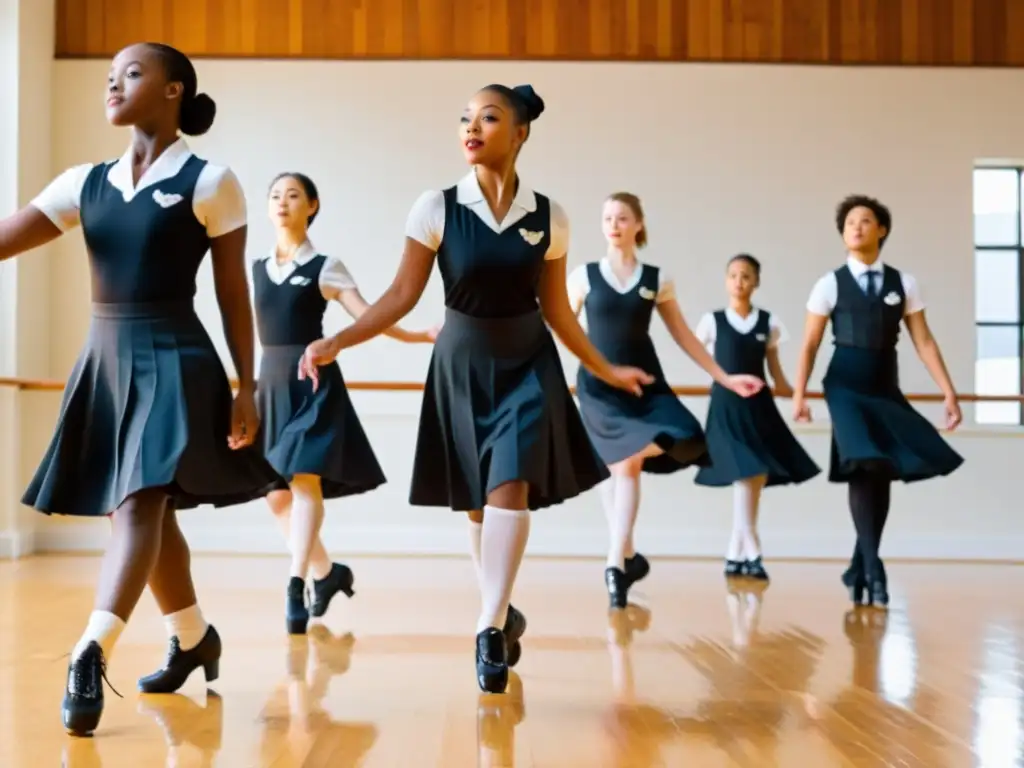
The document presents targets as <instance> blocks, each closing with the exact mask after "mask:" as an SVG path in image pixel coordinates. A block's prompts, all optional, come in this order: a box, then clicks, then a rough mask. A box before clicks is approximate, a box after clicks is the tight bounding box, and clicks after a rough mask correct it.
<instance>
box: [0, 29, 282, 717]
mask: <svg viewBox="0 0 1024 768" xmlns="http://www.w3.org/2000/svg"><path fill="white" fill-rule="evenodd" d="M196 90H197V89H196V73H195V70H194V69H193V67H192V63H191V62H190V61H189V60H188V58H187V57H186V56H185V55H184V54H182V53H180V52H179V51H177V50H175V49H174V48H170V47H168V46H165V45H158V44H152V43H143V44H138V45H132V46H129V47H128V48H125V49H124V50H123V51H121V52H120V53H118V54H117V56H115V57H114V60H113V62H112V64H111V67H110V72H109V74H108V76H107V118H108V120H109V121H110V122H111V123H112V124H113V125H116V126H131V128H132V138H131V144H130V146H129V147H128V150H127V151H126V152H125V154H124V155H123V156H122V157H121V158H120V159H118V160H115V161H113V162H106V163H99V164H96V165H92V164H88V165H79V166H76V167H74V168H71V169H69V170H68V171H66V172H64V173H63V174H62V175H61V176H59V177H58V178H57V179H56V180H55V181H53V182H52V183H51V184H50V186H48V187H47V188H46V189H45V190H43V192H42V193H41V194H40V195H39V196H38V197H37V198H36V199H35V200H33V201H32V203H31V204H29V205H28V206H27V207H25V208H23V209H22V210H21V211H19V212H18V213H16V214H15V215H14V216H12V217H10V218H8V219H6V220H4V221H0V259H5V258H10V257H11V256H14V255H16V254H18V253H21V252H23V251H27V250H29V249H32V248H36V247H39V246H41V245H43V244H45V243H48V242H50V241H51V240H53V239H55V238H56V237H58V236H59V235H60V234H61V233H63V232H65V231H67V230H69V229H71V228H72V227H74V226H76V225H78V224H81V226H82V230H83V234H84V236H85V244H86V247H87V249H88V251H89V265H90V269H91V271H92V302H93V303H92V321H91V323H90V326H89V332H88V336H87V337H86V342H85V349H84V350H83V351H82V353H81V355H80V356H79V358H78V362H77V363H76V364H75V368H74V370H73V371H72V372H71V377H70V378H69V379H68V384H67V387H66V389H65V390H64V400H63V403H62V404H61V411H60V417H59V419H58V422H57V426H56V429H55V432H54V436H53V440H52V442H51V443H50V447H49V449H48V450H47V451H46V455H45V456H44V457H43V460H42V463H41V464H40V466H39V469H38V470H37V471H36V474H35V477H33V478H32V482H31V483H30V484H29V487H28V490H27V491H26V492H25V495H24V498H23V502H24V503H25V504H28V505H30V506H33V507H35V508H36V509H37V510H39V511H41V512H44V513H46V514H64V515H80V516H85V517H98V516H101V515H110V516H111V518H112V524H113V537H112V538H111V542H110V544H109V545H108V547H107V551H106V554H105V555H104V558H103V565H102V568H101V571H100V580H99V588H98V590H97V594H96V603H95V609H94V610H93V612H92V615H91V616H90V617H89V623H88V625H87V626H86V628H85V632H84V633H83V635H82V637H81V639H80V640H79V641H78V644H77V645H76V646H75V648H74V650H73V651H72V653H71V662H70V664H69V667H68V677H67V688H66V690H65V694H64V703H63V707H62V710H63V718H64V725H65V726H66V727H67V729H68V730H69V731H71V732H72V733H75V734H80V735H87V734H90V733H92V732H93V731H94V730H95V729H96V727H97V725H98V724H99V721H100V716H101V714H102V712H103V681H104V679H105V675H106V667H107V662H108V661H109V659H110V655H111V651H112V650H113V648H114V644H115V643H116V642H117V639H118V636H119V635H120V634H121V631H122V630H123V629H124V626H125V622H126V621H128V618H129V617H130V616H131V614H132V611H133V610H134V608H135V605H136V603H137V602H138V600H139V597H140V596H141V594H142V590H143V589H145V587H146V585H147V583H148V584H149V588H150V591H151V592H152V593H153V596H154V597H155V598H156V601H157V604H158V605H159V606H160V610H161V612H162V613H163V614H164V618H165V621H166V624H167V628H168V632H169V634H170V635H171V637H170V651H169V653H168V657H167V662H166V664H165V666H164V668H163V669H161V670H160V671H158V672H156V673H154V674H152V675H149V676H148V677H144V678H142V680H140V681H139V689H140V690H141V691H142V692H144V693H170V692H173V691H175V690H177V689H178V688H179V687H181V686H182V685H183V684H184V682H185V680H186V679H187V678H188V676H189V674H190V673H191V672H192V671H193V670H195V669H197V668H199V667H202V668H203V671H204V672H205V674H206V679H207V680H214V679H216V678H217V674H218V663H219V660H220V655H221V641H220V637H219V636H218V634H217V631H216V630H215V629H214V628H213V627H212V626H210V625H208V624H207V623H206V620H205V619H204V618H203V615H202V612H201V611H200V610H199V606H198V605H197V602H196V594H195V588H194V587H193V585H192V577H191V574H190V572H189V548H188V544H187V543H186V542H185V538H184V537H183V536H182V533H181V529H180V528H179V527H178V521H177V516H176V515H175V510H176V509H182V508H186V507H195V506H197V505H199V504H215V505H217V506H221V505H229V504H238V503H241V502H244V501H249V500H251V499H255V498H262V497H263V496H265V495H266V494H267V493H268V491H270V490H271V489H273V488H276V487H280V485H281V483H282V480H281V478H280V477H279V476H278V475H277V473H276V472H274V470H273V469H272V468H271V467H270V466H269V464H267V462H266V461H265V460H264V459H263V458H262V457H261V456H260V455H259V453H258V452H257V451H255V450H254V449H252V448H249V447H248V446H249V445H250V444H251V443H252V441H253V439H254V438H255V436H256V432H257V428H258V425H259V418H258V416H257V413H256V404H255V397H254V388H255V387H254V383H253V326H252V307H251V305H250V303H249V289H248V285H247V283H246V274H245V238H246V209H245V198H244V196H243V193H242V190H241V187H240V185H239V184H238V181H237V179H236V178H235V176H234V174H233V173H232V172H231V171H230V170H228V169H227V168H225V167H223V166H217V165H213V164H211V163H208V162H207V161H205V160H201V159H200V158H198V157H196V156H195V155H193V154H192V152H191V151H190V150H189V148H188V146H187V145H186V144H185V142H184V140H183V139H181V138H180V137H179V135H178V134H179V132H181V133H184V134H188V135H192V136H196V135H199V134H203V133H205V132H206V131H207V130H209V128H210V126H211V125H212V124H213V118H214V113H215V111H216V109H215V106H214V102H213V100H212V99H210V97H209V96H207V95H206V94H202V93H197V92H196ZM207 251H210V252H211V253H212V255H213V273H214V280H215V283H216V290H217V300H218V303H219V304H220V309H221V314H222V315H223V319H224V331H225V334H226V336H227V340H228V345H229V346H230V348H231V356H232V358H233V360H234V363H235V369H236V370H237V373H238V378H239V390H238V394H237V395H235V397H234V400H233V401H232V395H231V387H230V385H229V382H228V378H227V375H226V373H225V371H224V366H223V365H222V364H221V361H220V359H219V358H218V357H217V352H216V350H215V349H214V347H213V344H212V343H211V341H210V339H209V337H208V336H207V333H206V331H205V329H204V328H203V326H202V324H201V323H200V321H199V318H198V317H197V316H196V313H195V311H194V309H193V306H192V302H193V297H194V295H195V292H196V272H197V271H198V269H199V265H200V263H201V262H202V261H203V258H204V257H205V256H206V253H207Z"/></svg>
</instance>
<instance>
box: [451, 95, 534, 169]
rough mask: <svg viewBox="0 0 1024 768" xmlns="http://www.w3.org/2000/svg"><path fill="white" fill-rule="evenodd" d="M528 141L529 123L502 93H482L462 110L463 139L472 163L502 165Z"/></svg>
mask: <svg viewBox="0 0 1024 768" xmlns="http://www.w3.org/2000/svg"><path fill="white" fill-rule="evenodd" d="M525 140H526V126H525V125H519V124H517V123H516V113H515V110H514V109H512V106H511V105H510V104H509V103H508V100H507V99H506V98H505V97H504V96H503V95H502V94H500V93H495V92H494V91H488V90H483V91H480V92H478V93H477V94H476V95H475V96H474V97H473V98H472V99H470V101H469V104H467V105H466V110H465V112H463V113H462V120H461V122H460V124H459V141H460V142H461V144H462V151H463V152H464V153H465V155H466V161H467V162H468V163H469V164H470V165H483V166H487V167H495V168H496V167H500V166H501V165H502V164H503V163H505V162H507V160H508V159H509V157H510V156H512V157H514V156H515V155H516V153H518V151H519V148H520V147H521V146H522V145H523V142H524V141H525Z"/></svg>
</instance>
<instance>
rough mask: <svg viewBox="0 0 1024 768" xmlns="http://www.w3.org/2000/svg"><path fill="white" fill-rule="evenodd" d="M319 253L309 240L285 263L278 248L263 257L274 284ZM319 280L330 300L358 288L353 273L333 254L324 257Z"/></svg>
mask: <svg viewBox="0 0 1024 768" xmlns="http://www.w3.org/2000/svg"><path fill="white" fill-rule="evenodd" d="M319 254H320V252H319V251H317V249H316V248H315V247H314V246H313V243H311V242H310V241H309V240H306V241H305V242H304V243H303V244H302V245H300V246H299V247H298V249H297V250H296V251H295V255H294V256H293V257H292V258H291V259H290V260H289V261H286V262H284V263H278V261H277V251H276V249H275V250H272V251H271V252H270V256H268V257H265V258H264V259H263V261H264V263H265V265H266V270H267V277H269V278H270V280H271V282H273V283H274V284H276V285H281V284H282V283H283V282H284V281H285V280H287V279H288V278H289V277H290V276H291V275H292V273H293V272H294V271H295V270H296V269H298V268H299V267H301V266H303V265H304V264H308V263H309V261H310V259H312V258H314V257H315V256H318V255H319ZM318 282H319V284H320V293H321V294H322V295H323V297H324V298H325V299H327V300H328V301H332V300H338V299H340V298H341V292H342V291H349V290H358V286H357V285H356V281H355V278H353V277H352V273H351V272H349V271H348V268H347V267H346V266H345V265H344V264H343V263H342V262H341V260H340V259H336V258H334V257H333V256H326V258H325V259H324V265H323V267H321V269H320V275H319V279H318Z"/></svg>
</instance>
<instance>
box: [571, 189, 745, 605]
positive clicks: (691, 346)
mask: <svg viewBox="0 0 1024 768" xmlns="http://www.w3.org/2000/svg"><path fill="white" fill-rule="evenodd" d="M602 226H603V229H604V236H605V239H606V240H607V241H608V255H607V256H606V257H605V258H604V259H602V260H601V261H594V262H591V263H589V264H585V265H583V266H580V267H577V268H576V269H575V270H574V271H573V273H572V274H571V275H570V276H569V281H568V290H569V302H570V305H571V306H572V308H573V311H574V312H575V313H576V314H579V312H580V310H581V309H586V312H587V314H586V319H587V335H588V337H589V338H590V341H591V342H592V343H593V344H594V346H595V347H596V348H597V349H598V351H600V352H601V354H603V355H604V356H605V357H607V358H608V359H609V360H612V361H613V362H616V363H622V364H628V365H635V366H638V367H639V368H642V369H643V370H645V371H649V372H651V374H652V375H653V377H654V381H653V383H652V385H651V386H649V387H645V388H644V390H643V395H642V396H641V397H639V398H637V397H632V396H630V395H628V394H625V393H623V392H622V391H621V390H620V389H618V388H616V387H611V386H608V384H606V383H605V382H603V381H601V380H600V379H599V378H597V377H596V376H594V375H593V374H592V373H590V372H589V371H587V370H586V368H583V367H581V368H580V370H579V373H578V374H577V378H576V394H577V396H578V397H579V401H580V412H581V413H582V415H583V423H584V425H585V426H586V428H587V433H588V434H589V435H590V439H591V440H592V441H593V443H594V447H595V448H596V449H597V452H598V454H599V455H600V456H601V459H602V460H603V461H604V462H605V463H606V464H607V465H608V466H609V467H610V468H611V472H612V476H611V479H609V480H608V481H607V482H606V483H604V484H603V486H602V489H603V497H604V502H605V511H606V514H607V517H608V528H609V539H610V542H611V546H610V547H609V551H608V560H607V563H606V567H605V571H604V579H605V586H606V587H607V589H608V600H609V603H610V604H611V607H612V608H625V607H626V604H627V602H628V595H629V589H630V587H632V586H633V584H635V583H636V582H637V581H639V580H640V579H642V578H643V577H644V576H646V575H647V573H648V572H649V570H650V566H649V565H648V563H647V559H646V558H645V557H644V556H643V555H641V554H638V553H637V552H636V550H635V548H634V546H633V528H634V527H635V526H636V518H637V512H638V510H639V507H640V473H641V472H652V473H661V474H667V473H670V472H677V471H678V470H680V469H684V468H686V467H688V466H691V465H693V464H697V465H700V464H706V463H707V461H708V454H707V447H706V445H705V442H704V431H703V430H702V429H701V426H700V422H698V421H697V419H696V418H695V417H694V415H693V414H692V413H690V411H689V410H688V409H687V408H686V406H684V405H683V404H682V403H681V402H679V398H678V397H676V395H675V394H674V393H673V392H672V388H671V387H670V386H669V384H668V382H667V381H666V380H665V374H664V373H663V372H662V370H661V362H660V361H659V360H658V353H657V352H656V351H655V349H654V341H653V340H652V339H651V336H650V326H651V317H652V316H653V314H654V310H655V308H657V310H658V314H659V315H661V319H662V320H663V321H664V323H665V326H666V327H667V328H668V330H669V333H670V334H672V338H673V340H674V341H675V342H676V343H677V344H678V345H679V347H680V349H682V350H683V351H684V352H685V353H686V354H688V355H689V356H690V357H691V358H692V359H693V361H694V362H696V363H697V365H699V366H700V367H701V368H703V369H704V370H706V371H707V372H708V373H709V374H711V376H712V377H713V378H714V379H715V381H716V382H720V383H721V385H722V386H723V387H725V388H726V389H728V390H729V391H730V392H735V393H737V395H738V396H740V397H748V396H750V395H753V394H754V393H756V392H758V391H759V390H760V389H761V387H763V386H764V381H763V380H762V379H758V378H757V377H756V376H750V375H747V374H746V373H745V372H740V373H739V375H735V376H731V375H727V374H726V373H725V371H724V370H722V368H721V367H720V366H719V365H718V364H717V363H716V362H715V361H714V360H713V359H712V358H711V356H710V355H709V354H708V352H707V350H705V349H704V347H702V346H701V344H700V342H699V341H697V339H696V338H695V337H694V335H693V333H692V332H691V331H690V328H689V326H688V325H687V324H686V320H685V319H684V318H683V314H682V312H681V311H680V310H679V304H678V302H677V301H676V295H675V287H674V285H673V283H672V280H671V278H669V277H668V276H667V275H666V274H665V271H664V270H662V269H660V268H659V267H655V266H651V265H650V264H642V263H641V262H640V261H639V260H638V259H637V256H636V251H637V249H638V248H643V247H644V246H645V245H646V244H647V228H646V222H645V221H644V212H643V207H642V206H641V204H640V199H639V198H638V197H637V196H636V195H633V194H630V193H628V192H618V193H616V194H614V195H612V196H611V197H609V198H608V199H607V200H606V201H605V204H604V211H603V215H602Z"/></svg>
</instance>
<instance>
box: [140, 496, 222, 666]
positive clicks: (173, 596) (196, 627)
mask: <svg viewBox="0 0 1024 768" xmlns="http://www.w3.org/2000/svg"><path fill="white" fill-rule="evenodd" d="M149 591H150V592H152V593H153V597H154V598H155V599H156V604H157V605H158V606H159V607H160V613H162V614H163V617H164V624H166V626H167V634H168V636H169V637H176V638H178V646H179V647H180V648H181V650H183V651H187V650H190V649H192V648H195V647H196V646H197V645H199V643H200V642H201V641H202V639H203V637H204V636H205V635H206V630H207V629H208V628H209V624H207V623H206V619H205V618H203V614H202V611H200V610H199V604H198V601H197V600H196V589H195V585H194V584H193V582H192V553H191V551H190V550H189V547H188V542H187V541H186V540H185V536H184V534H183V533H182V532H181V528H180V527H179V525H178V515H177V512H176V510H175V509H174V508H173V506H172V505H171V504H170V503H168V505H167V511H166V512H165V513H164V524H163V529H162V532H161V540H160V553H159V555H158V557H157V561H156V566H155V567H154V568H153V572H152V573H151V574H150V576H149Z"/></svg>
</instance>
